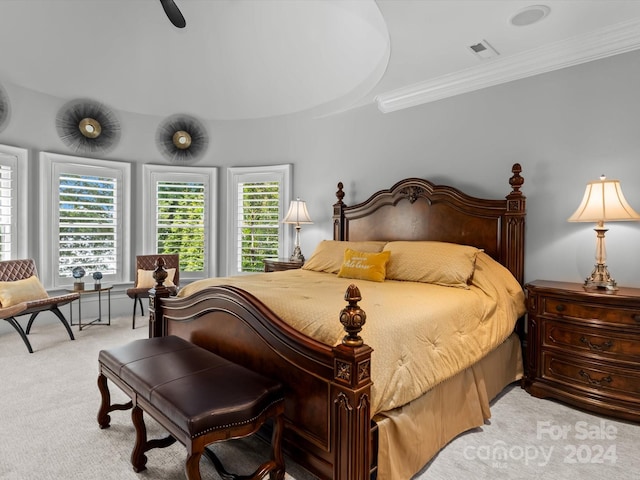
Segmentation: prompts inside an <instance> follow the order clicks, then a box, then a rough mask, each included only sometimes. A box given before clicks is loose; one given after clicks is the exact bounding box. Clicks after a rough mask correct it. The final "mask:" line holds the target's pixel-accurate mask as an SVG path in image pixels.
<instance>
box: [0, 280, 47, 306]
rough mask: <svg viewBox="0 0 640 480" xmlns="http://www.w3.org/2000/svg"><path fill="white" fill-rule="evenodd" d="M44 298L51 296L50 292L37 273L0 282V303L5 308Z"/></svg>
mask: <svg viewBox="0 0 640 480" xmlns="http://www.w3.org/2000/svg"><path fill="white" fill-rule="evenodd" d="M43 298H49V294H48V293H47V291H46V290H45V289H44V287H43V286H42V283H40V280H39V279H38V277H36V276H35V275H32V276H31V277H29V278H25V279H24V280H15V281H13V282H0V305H1V306H2V307H3V308H7V307H11V306H13V305H17V304H18V303H22V302H29V301H31V300H42V299H43Z"/></svg>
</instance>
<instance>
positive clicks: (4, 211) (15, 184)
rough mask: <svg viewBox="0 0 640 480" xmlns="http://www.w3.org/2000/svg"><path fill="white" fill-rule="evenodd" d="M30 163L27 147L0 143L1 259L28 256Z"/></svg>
mask: <svg viewBox="0 0 640 480" xmlns="http://www.w3.org/2000/svg"><path fill="white" fill-rule="evenodd" d="M27 165H28V154H27V150H25V149H23V148H15V147H9V146H7V145H0V260H13V259H17V258H25V257H27V256H28V253H27V251H28V250H27V243H28V241H27V240H28V236H27V207H28V199H27V173H28V172H27V170H28V169H27Z"/></svg>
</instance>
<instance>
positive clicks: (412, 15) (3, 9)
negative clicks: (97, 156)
mask: <svg viewBox="0 0 640 480" xmlns="http://www.w3.org/2000/svg"><path fill="white" fill-rule="evenodd" d="M175 1H176V4H177V5H178V7H179V8H180V10H181V11H182V14H183V15H184V17H185V19H186V23H187V25H186V28H184V29H179V28H176V27H174V26H173V25H172V24H171V23H170V22H169V20H168V19H167V17H166V15H165V13H164V11H163V9H162V6H161V4H160V2H159V1H157V0H83V1H78V0H28V1H25V0H0V44H1V45H2V46H3V47H2V49H0V84H3V83H12V84H15V85H19V86H21V87H24V88H27V89H31V90H35V91H38V92H41V93H44V94H48V95H53V96H55V97H60V98H61V99H64V100H65V101H67V100H72V99H76V98H91V99H93V100H96V101H99V102H102V103H104V104H105V105H108V106H110V107H112V108H114V109H116V110H121V111H128V112H134V113H141V114H149V115H157V116H166V115H172V114H189V115H194V116H196V117H199V118H203V119H213V120H234V119H254V118H265V117H272V116H278V115H287V114H293V113H300V112H303V113H306V114H309V115H313V116H319V115H329V114H333V113H336V112H340V111H343V110H345V109H349V108H355V107H359V106H363V105H367V104H371V103H377V105H378V108H379V109H380V110H381V111H383V112H388V111H393V110H397V109H400V108H407V107H410V106H413V105H418V104H420V103H425V102H428V101H434V100H438V99H440V98H445V97H447V96H452V95H456V94H459V93H464V92H466V91H471V90H475V89H478V88H484V87H487V86H490V85H495V84H498V83H503V82H505V81H510V80H515V79H517V78H523V77H526V76H530V75H535V74H538V73H543V72H545V71H550V70H554V69H557V68H562V67H565V66H569V65H575V64H578V63H582V62H585V61H590V60H594V59H597V58H602V57H605V56H608V55H612V54H617V53H623V52H625V51H630V50H635V49H638V48H640V1H638V0H530V1H522V0H487V1H485V0H377V1H373V0H175ZM532 5H545V6H547V7H549V13H548V15H547V16H546V17H545V18H544V19H542V20H541V21H539V22H537V23H534V24H531V25H527V26H514V25H512V24H511V23H510V21H509V20H510V18H511V17H512V16H513V15H514V14H516V13H518V12H519V11H520V10H522V9H524V8H526V7H529V6H532ZM481 42H487V43H488V44H490V46H491V47H493V48H494V49H495V50H496V51H497V52H498V53H499V55H498V56H496V57H494V58H481V57H480V56H478V55H476V54H474V53H473V51H472V50H471V49H470V48H469V47H470V46H471V45H476V44H478V43H481ZM8 46H10V47H8ZM14 108H16V107H15V106H14Z"/></svg>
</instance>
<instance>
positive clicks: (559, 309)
mask: <svg viewBox="0 0 640 480" xmlns="http://www.w3.org/2000/svg"><path fill="white" fill-rule="evenodd" d="M566 309H567V307H565V306H564V305H563V304H562V303H560V304H558V305H556V311H558V312H564V311H565V310H566Z"/></svg>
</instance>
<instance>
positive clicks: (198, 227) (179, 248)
mask: <svg viewBox="0 0 640 480" xmlns="http://www.w3.org/2000/svg"><path fill="white" fill-rule="evenodd" d="M205 205H206V198H205V184H204V183H199V182H170V181H158V182H157V183H156V208H157V211H156V238H157V242H158V243H157V248H158V253H163V254H166V253H179V254H180V270H181V271H189V272H202V271H204V268H205V265H204V261H205V260H204V259H205Z"/></svg>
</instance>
